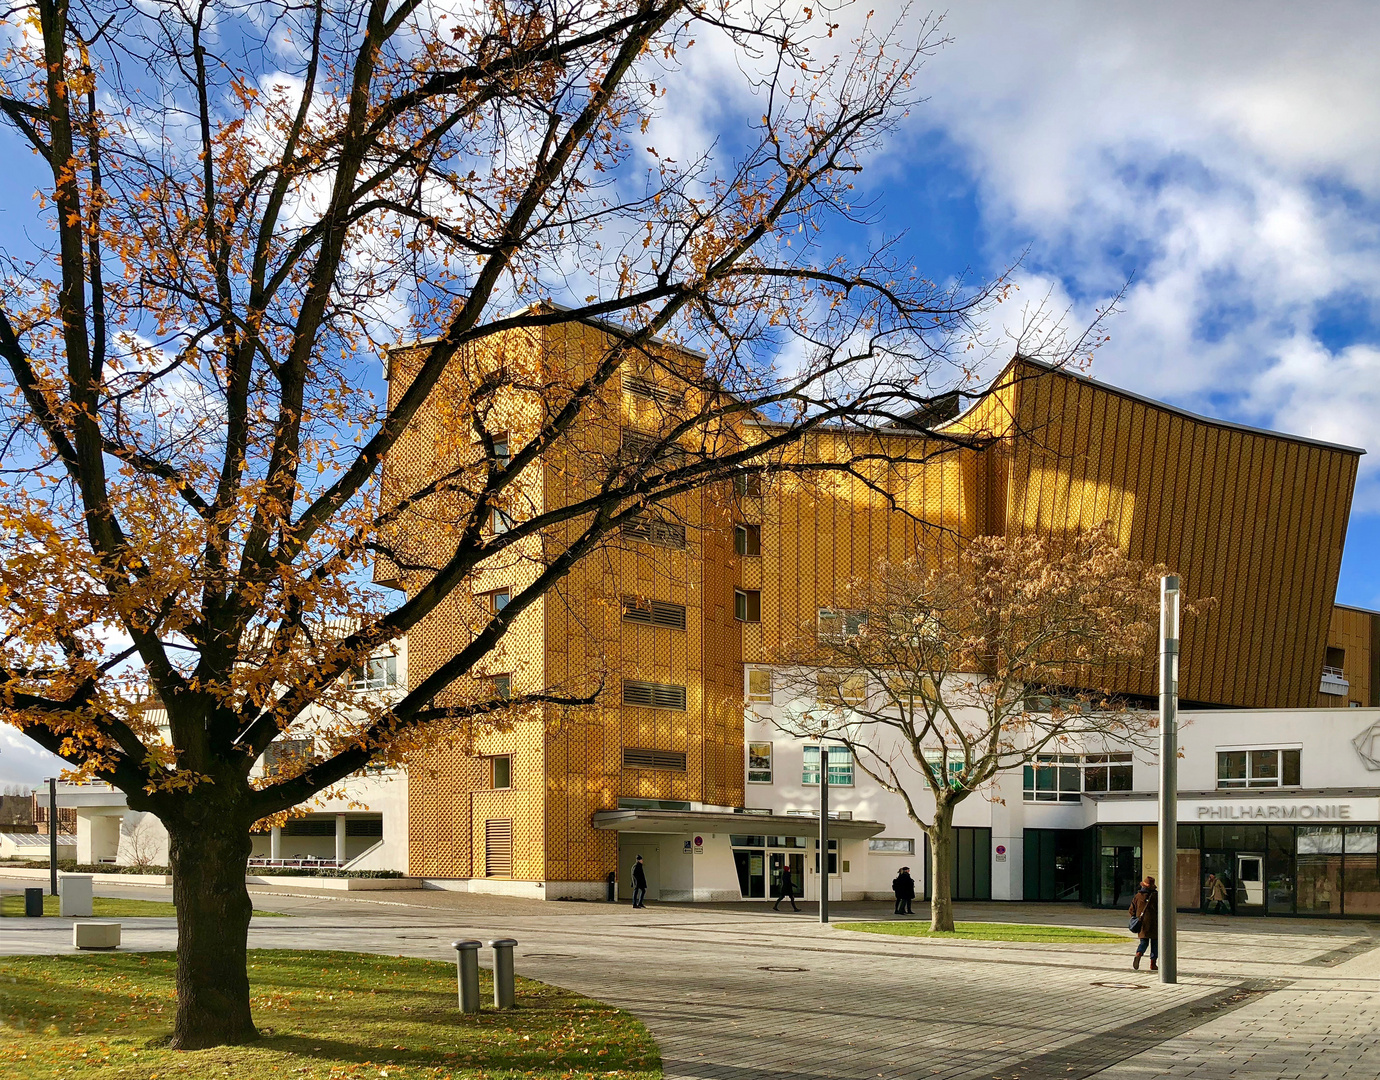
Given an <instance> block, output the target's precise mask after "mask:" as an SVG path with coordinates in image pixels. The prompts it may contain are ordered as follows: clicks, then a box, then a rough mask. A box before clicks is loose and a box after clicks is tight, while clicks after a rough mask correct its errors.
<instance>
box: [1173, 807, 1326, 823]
mask: <svg viewBox="0 0 1380 1080" xmlns="http://www.w3.org/2000/svg"><path fill="white" fill-rule="evenodd" d="M1249 818H1261V819H1266V820H1269V821H1294V820H1299V821H1350V820H1351V804H1350V803H1327V804H1317V803H1304V804H1300V805H1295V806H1265V805H1263V804H1259V803H1257V804H1256V805H1255V806H1200V807H1198V820H1199V821H1243V820H1246V819H1249Z"/></svg>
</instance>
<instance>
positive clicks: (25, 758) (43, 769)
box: [0, 724, 67, 786]
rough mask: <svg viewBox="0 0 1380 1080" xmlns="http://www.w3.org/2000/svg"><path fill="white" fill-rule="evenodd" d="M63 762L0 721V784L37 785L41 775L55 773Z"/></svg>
mask: <svg viewBox="0 0 1380 1080" xmlns="http://www.w3.org/2000/svg"><path fill="white" fill-rule="evenodd" d="M65 768H67V765H66V764H65V763H64V762H63V761H62V759H61V758H58V757H55V756H53V755H52V754H50V753H48V751H46V750H44V749H43V748H42V747H40V746H39V745H38V743H36V742H34V741H33V740H31V739H27V738H25V737H24V736H23V735H21V734H20V733H19V731H18V729H16V728H12V727H10V726H9V725H8V724H0V786H3V785H5V784H29V785H31V786H37V785H38V784H39V782H40V781H42V780H43V779H44V778H45V777H49V776H59V775H61V773H62V770H63V769H65Z"/></svg>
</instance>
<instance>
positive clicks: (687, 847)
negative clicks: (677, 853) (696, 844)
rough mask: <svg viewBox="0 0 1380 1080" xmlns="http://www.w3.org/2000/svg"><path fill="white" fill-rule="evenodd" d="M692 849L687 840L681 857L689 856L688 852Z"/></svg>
mask: <svg viewBox="0 0 1380 1080" xmlns="http://www.w3.org/2000/svg"><path fill="white" fill-rule="evenodd" d="M692 848H693V845H692V844H691V843H690V841H689V840H687V841H685V848H684V850H683V851H682V852H681V854H682V855H689V854H690V852H691V850H692Z"/></svg>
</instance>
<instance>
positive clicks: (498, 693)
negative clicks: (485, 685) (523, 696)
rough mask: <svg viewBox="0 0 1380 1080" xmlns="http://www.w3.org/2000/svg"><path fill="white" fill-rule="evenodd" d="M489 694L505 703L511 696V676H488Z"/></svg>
mask: <svg viewBox="0 0 1380 1080" xmlns="http://www.w3.org/2000/svg"><path fill="white" fill-rule="evenodd" d="M489 693H490V694H492V695H493V696H494V697H496V698H502V699H503V700H504V701H507V700H508V699H509V698H511V697H512V696H513V677H512V676H511V675H490V676H489Z"/></svg>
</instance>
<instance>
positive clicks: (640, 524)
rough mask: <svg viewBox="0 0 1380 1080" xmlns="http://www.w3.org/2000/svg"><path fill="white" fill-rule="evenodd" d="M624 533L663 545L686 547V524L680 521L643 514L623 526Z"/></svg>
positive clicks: (636, 538) (649, 542) (650, 542)
mask: <svg viewBox="0 0 1380 1080" xmlns="http://www.w3.org/2000/svg"><path fill="white" fill-rule="evenodd" d="M623 535H624V536H626V537H629V538H630V539H633V540H641V541H643V542H645V543H648V544H658V545H660V546H661V547H669V548H683V547H685V526H684V525H682V524H681V523H680V522H679V521H669V520H667V519H666V518H660V517H654V516H652V515H649V514H643V515H641V516H639V517H637V518H634V519H633V520H632V521H629V522H628V523H627V524H625V525H624V526H623Z"/></svg>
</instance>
